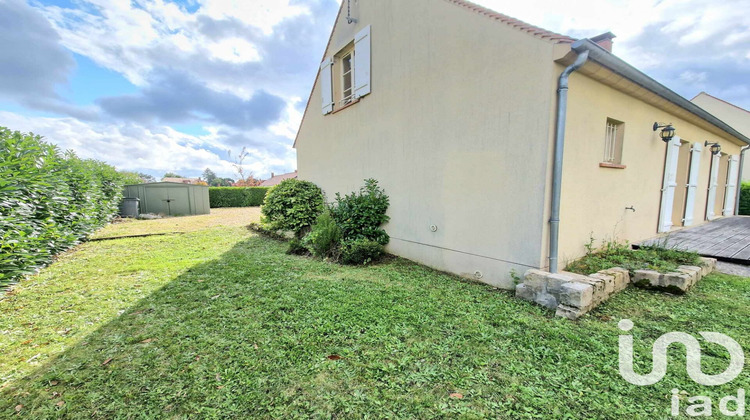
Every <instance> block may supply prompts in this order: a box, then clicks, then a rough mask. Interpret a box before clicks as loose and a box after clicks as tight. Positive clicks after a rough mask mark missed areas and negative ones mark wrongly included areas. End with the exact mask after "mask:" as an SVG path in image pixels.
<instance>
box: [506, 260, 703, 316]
mask: <svg viewBox="0 0 750 420" xmlns="http://www.w3.org/2000/svg"><path fill="white" fill-rule="evenodd" d="M702 260H703V262H702V266H701V267H697V266H680V268H679V271H678V272H674V273H658V272H656V271H649V270H638V271H636V272H635V276H634V277H633V283H634V284H636V285H637V286H639V287H645V288H648V289H655V290H663V291H667V292H673V293H685V292H687V291H688V290H689V289H690V288H691V287H692V286H693V285H695V283H697V282H698V281H699V280H700V279H701V278H703V276H705V275H707V274H708V273H710V272H712V271H713V270H714V268H715V267H716V260H715V259H713V258H702ZM630 283H631V279H630V273H628V271H627V270H625V269H624V268H610V269H608V270H602V271H599V272H598V273H594V274H591V275H589V276H584V275H581V274H575V273H567V272H563V273H557V274H552V273H548V272H546V271H542V270H529V271H527V272H526V274H525V275H524V282H523V283H521V284H518V285H517V286H516V297H519V298H521V299H525V300H528V301H530V302H535V303H537V304H539V305H542V306H545V307H547V308H550V309H555V310H556V313H555V314H556V315H557V316H561V317H564V318H568V319H578V318H580V317H581V316H583V315H585V314H586V313H588V312H590V311H591V310H592V309H594V308H596V307H597V306H599V305H600V304H601V303H602V302H604V301H606V300H607V299H609V297H610V296H612V295H614V294H615V293H618V292H620V291H622V290H625V288H627V287H628V285H629V284H630Z"/></svg>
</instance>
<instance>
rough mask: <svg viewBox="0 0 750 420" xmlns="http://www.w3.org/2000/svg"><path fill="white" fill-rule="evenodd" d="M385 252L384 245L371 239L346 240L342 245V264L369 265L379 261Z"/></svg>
mask: <svg viewBox="0 0 750 420" xmlns="http://www.w3.org/2000/svg"><path fill="white" fill-rule="evenodd" d="M384 253H385V250H384V248H383V245H381V244H380V243H378V242H376V241H373V240H370V239H364V238H360V239H354V240H346V241H344V242H342V243H341V262H342V263H344V264H350V265H367V264H369V263H371V262H375V261H377V260H379V259H380V258H381V257H382V256H383V254H384Z"/></svg>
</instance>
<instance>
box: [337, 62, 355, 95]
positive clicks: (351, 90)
mask: <svg viewBox="0 0 750 420" xmlns="http://www.w3.org/2000/svg"><path fill="white" fill-rule="evenodd" d="M347 58H348V59H349V71H348V72H346V71H344V61H345V60H346V59H347ZM340 62H341V97H342V99H341V105H342V106H343V105H348V104H350V103H352V101H353V100H354V71H355V68H354V49H352V50H351V51H349V52H347V53H346V54H344V55H343V56H341V60H340ZM347 75H349V89H348V90H349V95H347V94H346V91H347V89H346V76H347Z"/></svg>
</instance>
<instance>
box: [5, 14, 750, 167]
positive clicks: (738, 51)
mask: <svg viewBox="0 0 750 420" xmlns="http://www.w3.org/2000/svg"><path fill="white" fill-rule="evenodd" d="M360 1H364V0H360ZM367 1H370V0H367ZM372 1H376V0H372ZM431 1H438V0H431ZM476 2H477V3H480V4H482V5H484V6H487V7H490V8H492V9H495V10H498V11H500V12H503V13H506V14H508V15H511V16H514V17H517V18H520V19H522V20H525V21H527V22H530V23H532V24H535V25H538V26H542V27H545V28H547V29H551V30H554V31H557V32H560V33H565V34H568V35H571V36H574V37H589V36H594V35H597V34H599V33H602V32H605V31H608V30H611V31H613V32H614V33H615V34H617V35H618V38H617V39H616V40H615V53H616V54H617V55H619V56H620V57H622V58H624V59H625V60H627V61H629V62H630V63H631V64H633V65H635V66H636V67H638V68H640V69H641V70H644V71H645V72H646V73H647V74H649V75H651V76H652V77H654V78H656V79H657V80H659V81H660V82H662V83H664V84H665V85H667V86H668V87H670V88H672V89H673V90H675V91H677V92H678V93H680V94H682V95H683V96H686V97H687V98H688V99H689V98H691V97H692V96H694V95H696V94H698V93H699V92H701V91H707V92H708V93H710V94H712V95H714V96H718V97H721V98H724V99H726V100H728V101H730V102H734V103H735V104H737V105H740V106H742V107H745V108H750V70H748V69H750V26H749V25H750V23H749V22H750V20H748V19H747V14H746V13H745V12H744V11H745V9H746V6H747V1H746V0H728V1H723V2H716V1H709V0H629V1H624V0H581V1H578V2H575V3H572V4H571V3H568V2H558V1H550V0H527V1H524V2H518V1H510V0H478V1H476ZM339 4H340V3H339V1H338V0H184V1H169V0H28V1H27V0H0V26H1V27H3V28H4V29H3V31H0V125H3V126H8V127H10V128H12V129H16V130H21V131H33V132H35V133H37V134H41V135H44V136H45V137H46V138H47V139H48V140H49V141H51V142H54V143H56V144H59V145H60V146H61V147H62V148H65V149H73V150H75V151H76V152H77V153H78V154H79V155H80V156H82V157H86V158H95V159H100V160H104V161H107V162H110V163H112V164H114V165H116V166H117V167H118V168H120V169H127V170H139V171H144V172H148V173H150V174H153V175H156V176H161V175H162V174H164V173H165V172H168V171H175V172H179V173H181V174H184V175H186V176H196V175H199V174H200V172H202V171H203V169H205V168H206V167H210V168H211V169H213V170H214V171H215V172H217V173H219V174H220V175H223V176H232V175H233V169H232V166H231V162H230V158H229V157H228V155H227V152H228V151H231V152H233V153H234V154H236V153H237V152H239V150H240V149H242V147H247V148H248V150H249V151H250V157H249V158H248V160H247V161H246V169H247V170H248V171H252V172H253V173H254V174H255V175H256V176H257V177H260V178H266V177H268V176H269V175H270V173H271V172H276V173H282V172H288V171H292V170H294V169H296V157H295V153H294V150H293V148H292V143H293V139H294V136H295V134H296V130H297V128H298V125H299V122H300V119H301V116H302V111H303V109H304V106H305V101H306V100H307V97H308V95H309V90H310V87H311V84H312V82H313V80H314V78H315V73H316V71H317V69H318V64H319V62H320V58H321V56H322V52H323V48H324V47H325V45H326V41H327V39H328V35H329V33H330V29H331V25H332V23H333V20H334V17H335V13H336V11H337V10H338V6H339ZM738 11H742V12H741V13H738Z"/></svg>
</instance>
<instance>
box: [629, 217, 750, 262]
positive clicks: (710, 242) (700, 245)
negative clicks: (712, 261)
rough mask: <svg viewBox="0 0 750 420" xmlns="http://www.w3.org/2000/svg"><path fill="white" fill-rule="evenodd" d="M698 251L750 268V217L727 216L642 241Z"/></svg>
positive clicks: (644, 243)
mask: <svg viewBox="0 0 750 420" xmlns="http://www.w3.org/2000/svg"><path fill="white" fill-rule="evenodd" d="M655 244H659V245H665V244H666V246H667V247H669V248H677V249H684V250H688V251H693V252H697V253H699V254H701V255H703V256H705V257H712V258H717V259H719V260H723V261H732V262H738V263H742V264H748V265H750V217H748V216H733V217H724V218H722V219H719V220H714V221H713V222H710V223H706V224H704V225H701V226H696V227H690V228H685V229H682V230H678V231H676V232H672V233H670V234H668V235H663V236H660V237H658V238H652V239H649V240H646V241H643V242H641V243H640V244H639V245H643V246H645V245H655Z"/></svg>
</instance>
